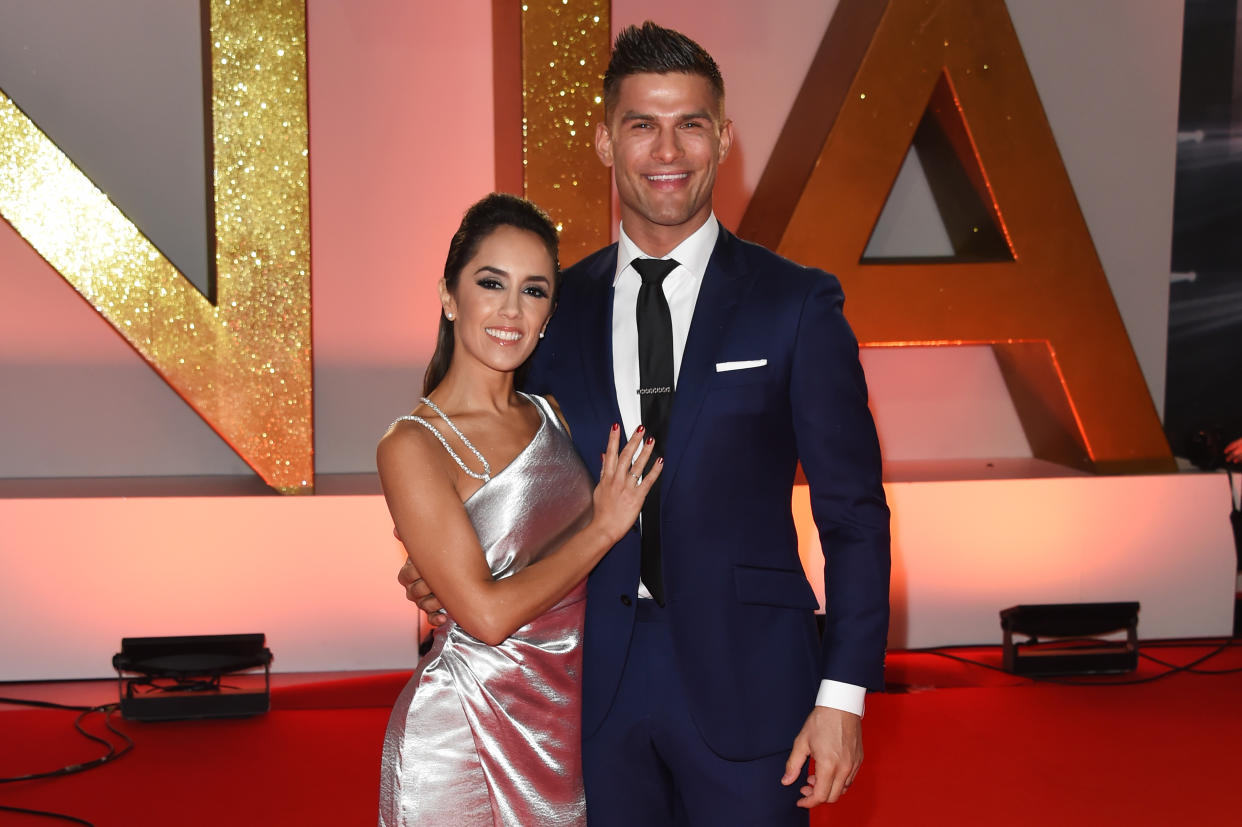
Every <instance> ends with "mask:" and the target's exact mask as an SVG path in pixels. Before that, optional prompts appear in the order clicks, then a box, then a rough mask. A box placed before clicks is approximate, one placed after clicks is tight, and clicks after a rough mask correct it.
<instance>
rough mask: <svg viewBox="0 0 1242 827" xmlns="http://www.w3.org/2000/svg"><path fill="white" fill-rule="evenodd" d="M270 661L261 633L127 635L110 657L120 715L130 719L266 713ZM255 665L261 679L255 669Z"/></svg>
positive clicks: (146, 719) (234, 715)
mask: <svg viewBox="0 0 1242 827" xmlns="http://www.w3.org/2000/svg"><path fill="white" fill-rule="evenodd" d="M271 664H272V652H271V650H270V649H268V648H267V647H266V646H265V645H264V636H263V635H262V634H248V635H189V636H182V637H127V638H123V639H122V640H121V651H120V652H118V653H117V654H115V655H113V657H112V666H113V668H114V669H116V678H117V687H118V691H119V692H120V696H121V715H122V716H123V717H124V718H126V719H127V720H131V721H173V720H181V719H186V718H235V717H242V716H247V715H259V714H262V713H264V712H267V710H268V707H269V701H270V696H271ZM259 667H263V674H262V676H261V677H262V680H261V681H260V675H259V674H258V673H257V672H255V671H254V670H256V669H258V668H259ZM127 674H128V675H133V676H135V677H126V675H127ZM225 677H228V678H229V683H227V684H226V683H224V678H225Z"/></svg>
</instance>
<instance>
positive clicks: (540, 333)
mask: <svg viewBox="0 0 1242 827" xmlns="http://www.w3.org/2000/svg"><path fill="white" fill-rule="evenodd" d="M539 338H540V339H542V338H543V331H542V330H541V331H539Z"/></svg>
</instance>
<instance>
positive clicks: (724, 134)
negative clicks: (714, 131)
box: [716, 118, 733, 164]
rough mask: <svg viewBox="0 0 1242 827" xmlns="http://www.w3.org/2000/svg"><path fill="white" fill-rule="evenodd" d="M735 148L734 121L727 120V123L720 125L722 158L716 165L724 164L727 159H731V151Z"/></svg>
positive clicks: (717, 160) (718, 159) (719, 158)
mask: <svg viewBox="0 0 1242 827" xmlns="http://www.w3.org/2000/svg"><path fill="white" fill-rule="evenodd" d="M732 148H733V121H731V120H729V119H728V118H725V122H724V123H723V124H721V125H720V157H718V158H717V159H716V163H718V164H719V163H722V162H723V161H724V159H725V158H727V157H729V150H730V149H732Z"/></svg>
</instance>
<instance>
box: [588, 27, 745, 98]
mask: <svg viewBox="0 0 1242 827" xmlns="http://www.w3.org/2000/svg"><path fill="white" fill-rule="evenodd" d="M670 72H682V73H684V74H688V75H699V76H701V77H705V78H707V80H708V82H709V83H710V84H711V85H712V92H713V94H715V96H716V103H717V105H723V104H724V78H722V77H721V76H720V69H719V68H717V66H716V61H714V60H712V56H711V55H709V54H708V53H707V50H706V49H704V48H703V47H702V46H700V45H699V44H697V43H695V42H694V41H693V40H691V39H690V38H688V37H686V36H685V35H684V34H682V33H681V32H677V31H673V30H672V29H666V28H664V27H663V26H657V25H656V24H655V23H652V22H651V21H650V20H648V21H646V22H645V23H643V25H642V26H626V27H625V28H624V29H622V30H621V32H620V33H619V34H618V35H617V40H616V43H615V44H613V49H612V58H611V59H610V60H609V61H608V71H606V72H604V113H605V117H609V116H611V115H612V109H613V107H614V106H615V105H616V103H617V98H618V96H620V94H621V81H622V80H624V79H625V78H627V77H629V76H630V75H638V74H648V73H650V74H657V75H664V74H668V73H670Z"/></svg>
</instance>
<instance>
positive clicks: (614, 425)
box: [612, 422, 621, 431]
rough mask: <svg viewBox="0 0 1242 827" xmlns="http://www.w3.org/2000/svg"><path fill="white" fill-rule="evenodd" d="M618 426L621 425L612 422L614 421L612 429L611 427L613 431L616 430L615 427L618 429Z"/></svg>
mask: <svg viewBox="0 0 1242 827" xmlns="http://www.w3.org/2000/svg"><path fill="white" fill-rule="evenodd" d="M620 427H621V426H620V425H618V424H617V423H615V422H614V423H612V429H613V430H614V431H615V430H617V429H618V428H620Z"/></svg>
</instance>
